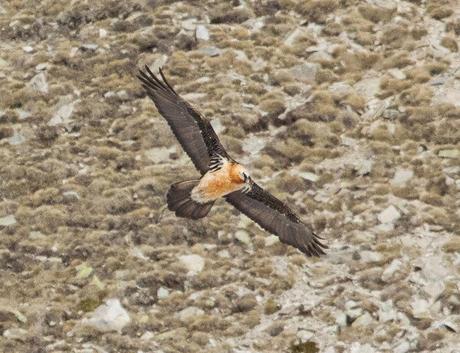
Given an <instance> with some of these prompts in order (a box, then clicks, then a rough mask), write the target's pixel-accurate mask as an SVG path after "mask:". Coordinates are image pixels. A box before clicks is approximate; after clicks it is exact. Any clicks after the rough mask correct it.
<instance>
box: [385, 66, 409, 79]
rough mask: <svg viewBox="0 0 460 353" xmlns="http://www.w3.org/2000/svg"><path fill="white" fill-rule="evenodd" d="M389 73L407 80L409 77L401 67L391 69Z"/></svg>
mask: <svg viewBox="0 0 460 353" xmlns="http://www.w3.org/2000/svg"><path fill="white" fill-rule="evenodd" d="M388 73H389V74H390V75H391V76H393V77H394V78H395V79H397V80H405V79H406V78H407V77H406V74H405V73H404V72H402V71H401V70H400V69H396V68H393V69H389V70H388Z"/></svg>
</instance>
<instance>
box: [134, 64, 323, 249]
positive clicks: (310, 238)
mask: <svg viewBox="0 0 460 353" xmlns="http://www.w3.org/2000/svg"><path fill="white" fill-rule="evenodd" d="M159 74H160V76H161V80H160V78H159V77H157V76H156V75H154V74H153V73H152V71H151V70H150V69H149V68H148V66H145V71H143V70H139V74H138V76H137V77H138V78H139V79H140V80H141V83H142V86H143V87H144V89H145V91H146V93H147V95H148V96H149V97H150V99H151V100H152V101H153V103H155V106H156V108H157V109H158V111H159V112H160V114H161V115H162V116H163V117H164V118H165V119H166V121H167V122H168V124H169V126H170V128H171V130H172V131H173V133H174V135H175V136H176V138H177V140H178V141H179V143H180V144H181V146H182V148H183V149H184V150H185V152H186V153H187V154H188V155H189V157H190V158H191V160H192V162H193V164H194V165H195V167H196V169H198V171H199V172H200V173H201V178H200V179H196V180H186V181H180V182H177V183H174V184H172V185H171V187H170V189H169V191H168V193H167V196H166V198H167V203H168V208H169V210H171V211H174V212H175V214H176V216H178V217H184V218H190V219H199V218H203V217H205V216H206V215H207V214H208V213H209V211H210V210H211V208H212V206H213V204H214V202H215V201H216V200H217V199H219V198H224V199H225V200H226V201H227V202H228V203H230V204H231V205H233V206H234V207H235V208H236V209H238V210H239V211H240V212H242V213H244V214H245V215H246V216H248V217H249V218H250V219H252V220H253V221H254V222H256V223H257V224H259V225H260V226H261V227H262V228H264V229H265V230H266V231H268V232H270V233H273V234H275V235H277V236H278V237H279V239H280V241H281V242H283V243H285V244H288V245H291V246H294V247H296V248H297V249H299V250H300V251H302V252H303V253H305V254H306V255H308V256H319V255H322V254H324V249H325V248H327V246H325V245H324V244H322V243H321V241H320V239H321V238H320V237H318V236H317V235H316V234H315V233H314V232H313V230H312V229H311V228H310V227H309V226H307V225H306V224H304V223H303V222H302V221H301V220H300V218H299V217H298V216H297V215H296V214H295V213H294V212H293V211H292V210H291V209H290V208H289V207H288V206H287V205H286V204H285V203H283V202H282V201H280V200H279V199H277V198H276V197H275V196H273V195H272V194H270V193H269V192H267V191H265V190H264V189H263V188H262V187H260V186H259V185H258V184H257V183H256V182H255V181H254V180H252V178H251V177H250V176H249V174H248V171H247V170H246V169H245V168H244V167H243V166H242V165H241V164H239V163H238V162H237V161H235V160H234V159H233V158H231V157H230V156H229V155H228V153H227V151H226V150H225V148H224V147H223V146H222V144H221V143H220V141H219V138H218V137H217V134H216V133H215V131H214V129H213V128H212V126H211V123H210V122H209V121H208V120H206V119H205V118H204V117H203V116H202V115H201V114H200V113H198V112H197V111H196V110H195V109H194V108H193V107H192V106H191V105H190V104H189V103H187V102H186V101H185V100H184V99H182V98H181V97H180V96H179V95H178V94H177V93H176V91H175V90H174V88H173V87H172V86H171V85H170V84H169V83H168V81H167V80H166V78H165V76H164V74H163V71H162V70H161V69H159Z"/></svg>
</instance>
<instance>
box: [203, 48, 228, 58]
mask: <svg viewBox="0 0 460 353" xmlns="http://www.w3.org/2000/svg"><path fill="white" fill-rule="evenodd" d="M198 51H199V52H200V53H202V54H204V55H207V56H210V57H214V56H219V55H220V54H222V50H220V49H219V48H217V47H203V48H200V49H198Z"/></svg>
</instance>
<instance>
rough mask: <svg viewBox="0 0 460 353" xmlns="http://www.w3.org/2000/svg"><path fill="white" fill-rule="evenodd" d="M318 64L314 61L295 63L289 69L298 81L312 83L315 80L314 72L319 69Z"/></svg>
mask: <svg viewBox="0 0 460 353" xmlns="http://www.w3.org/2000/svg"><path fill="white" fill-rule="evenodd" d="M320 67H321V66H320V65H319V64H314V63H304V64H300V65H296V66H294V67H292V68H291V69H290V71H291V73H292V75H293V76H294V78H295V79H296V80H298V81H301V82H304V83H308V84H313V83H315V80H316V73H317V72H318V70H319V69H320Z"/></svg>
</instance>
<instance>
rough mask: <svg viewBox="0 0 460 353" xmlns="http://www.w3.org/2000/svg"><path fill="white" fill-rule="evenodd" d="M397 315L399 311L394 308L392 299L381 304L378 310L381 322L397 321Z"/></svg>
mask: <svg viewBox="0 0 460 353" xmlns="http://www.w3.org/2000/svg"><path fill="white" fill-rule="evenodd" d="M397 316H398V312H397V311H396V309H395V308H394V306H393V302H392V301H391V300H387V301H385V302H383V303H381V304H380V307H379V311H378V317H379V322H381V323H385V322H388V321H395V320H396V318H397Z"/></svg>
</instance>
